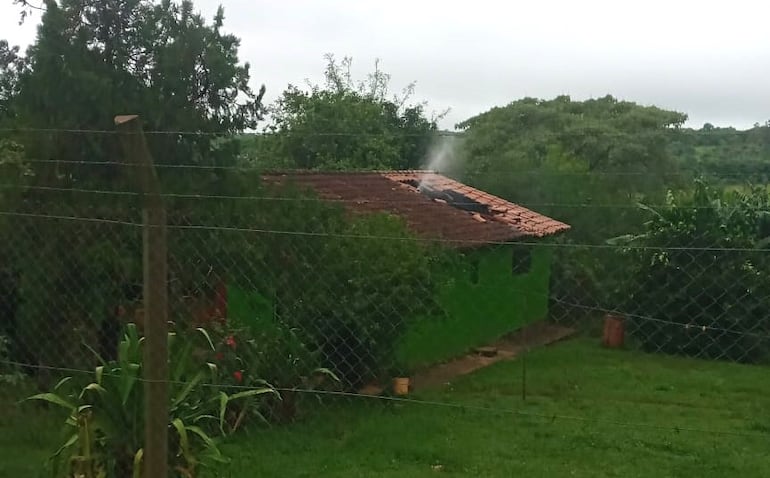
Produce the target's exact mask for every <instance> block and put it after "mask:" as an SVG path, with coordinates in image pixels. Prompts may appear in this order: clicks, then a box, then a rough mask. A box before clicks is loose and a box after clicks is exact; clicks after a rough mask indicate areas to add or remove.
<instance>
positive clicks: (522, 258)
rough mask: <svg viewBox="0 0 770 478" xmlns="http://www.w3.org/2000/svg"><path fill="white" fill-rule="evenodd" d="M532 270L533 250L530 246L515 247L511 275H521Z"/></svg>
mask: <svg viewBox="0 0 770 478" xmlns="http://www.w3.org/2000/svg"><path fill="white" fill-rule="evenodd" d="M531 268H532V248H531V247H529V246H513V258H512V261H511V273H512V274H513V275H515V276H516V275H521V274H527V273H529V271H530V269H531Z"/></svg>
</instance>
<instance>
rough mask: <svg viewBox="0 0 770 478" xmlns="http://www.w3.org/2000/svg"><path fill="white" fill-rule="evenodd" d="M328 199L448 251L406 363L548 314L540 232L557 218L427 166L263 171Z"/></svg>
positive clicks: (546, 232) (555, 226)
mask: <svg viewBox="0 0 770 478" xmlns="http://www.w3.org/2000/svg"><path fill="white" fill-rule="evenodd" d="M263 178H264V181H265V182H266V183H273V184H289V183H290V184H292V185H294V186H295V187H299V188H306V189H310V190H312V191H314V192H315V193H316V194H317V195H318V196H319V197H320V198H322V199H324V200H328V201H337V202H339V203H341V204H343V205H344V206H345V207H346V208H347V209H348V210H349V211H351V212H353V213H364V214H365V213H387V214H393V215H395V216H398V217H400V218H401V219H402V220H403V221H404V222H405V223H406V225H407V226H408V228H409V229H410V230H411V231H412V232H413V233H414V234H416V235H417V236H419V237H422V238H426V239H429V240H435V241H438V242H440V243H441V244H444V245H445V246H448V247H449V248H451V249H452V250H453V251H455V252H456V256H457V258H458V260H456V261H452V262H451V263H450V264H449V265H447V264H444V265H442V267H443V268H444V269H445V270H443V271H442V273H443V276H445V277H449V278H450V280H446V281H443V282H442V285H441V289H440V290H439V293H438V296H439V297H438V300H439V302H440V304H441V306H442V307H443V309H444V310H445V312H446V318H445V319H442V320H440V321H419V322H418V323H417V325H416V326H414V327H412V328H411V329H410V330H408V331H407V333H406V334H405V336H404V337H403V338H402V340H401V343H400V346H399V350H398V354H399V355H400V356H401V359H402V360H403V361H404V362H406V363H409V364H410V365H411V366H419V365H424V364H429V363H435V362H437V361H442V360H446V359H449V358H452V357H453V356H457V355H459V354H462V353H463V352H465V351H467V350H468V349H470V348H472V347H475V346H479V345H483V344H487V343H489V342H491V341H494V340H495V339H497V338H499V337H500V336H502V335H504V334H506V333H509V332H512V331H514V330H516V329H517V328H519V327H521V326H523V325H525V324H527V323H530V322H532V321H535V320H538V319H542V318H544V317H545V316H546V315H547V311H548V295H549V279H550V265H551V249H552V248H549V247H545V246H544V245H539V244H538V242H541V241H542V240H543V239H544V238H547V237H550V236H554V235H556V234H559V233H562V232H564V231H567V230H568V229H569V226H568V225H566V224H564V223H562V222H559V221H557V220H554V219H551V218H549V217H546V216H544V215H542V214H538V213H537V212H534V211H532V210H529V209H527V208H525V207H522V206H519V205H517V204H514V203H511V202H509V201H506V200H504V199H502V198H499V197H496V196H493V195H491V194H488V193H486V192H483V191H480V190H478V189H475V188H473V187H470V186H467V185H465V184H463V183H460V182H458V181H455V180H452V179H450V178H448V177H445V176H443V175H441V174H438V173H436V172H431V171H382V172H355V173H350V172H341V173H329V172H291V173H280V174H279V173H275V174H266V175H264V176H263Z"/></svg>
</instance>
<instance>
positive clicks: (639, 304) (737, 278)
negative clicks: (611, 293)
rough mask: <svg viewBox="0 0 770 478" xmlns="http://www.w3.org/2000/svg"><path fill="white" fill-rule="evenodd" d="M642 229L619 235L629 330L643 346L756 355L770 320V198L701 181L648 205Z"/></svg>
mask: <svg viewBox="0 0 770 478" xmlns="http://www.w3.org/2000/svg"><path fill="white" fill-rule="evenodd" d="M645 209H646V211H647V213H648V214H649V215H650V220H649V221H648V222H647V223H646V224H645V232H644V233H643V234H641V235H637V236H627V237H624V238H618V239H617V240H615V242H616V243H622V244H627V245H629V246H634V247H629V248H628V249H626V250H625V253H624V254H625V255H626V256H627V258H630V268H629V270H627V271H624V272H625V273H626V274H628V276H629V280H628V283H627V284H626V289H625V291H626V294H625V297H626V300H627V302H626V303H624V304H623V305H622V307H621V310H624V311H628V312H631V314H630V319H631V321H632V322H633V324H632V327H631V332H632V333H633V335H634V336H635V337H636V338H637V339H638V340H639V341H640V342H641V344H642V346H643V347H644V349H645V350H648V351H653V352H656V351H661V352H665V353H677V354H684V355H689V356H697V357H706V358H725V359H730V360H736V361H744V362H756V361H759V360H761V359H763V358H765V357H766V354H767V351H768V350H767V345H768V343H767V340H766V339H764V337H766V336H767V335H768V332H769V331H770V320H769V319H768V317H767V314H766V300H767V297H768V296H770V258H769V257H768V256H767V253H766V252H765V251H763V249H766V247H767V244H768V243H770V227H769V226H770V198H768V194H767V192H766V191H765V190H763V189H761V188H760V189H753V190H751V191H750V192H748V193H740V192H733V193H731V194H730V195H724V194H721V193H718V192H717V191H714V190H712V189H710V188H709V187H708V186H707V185H706V184H705V183H703V182H701V181H698V182H696V184H695V190H694V193H693V194H692V196H684V197H675V196H674V195H673V194H669V196H668V201H667V204H666V207H664V208H661V209H660V210H653V209H650V208H645Z"/></svg>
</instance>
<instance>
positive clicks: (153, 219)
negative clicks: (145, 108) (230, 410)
mask: <svg viewBox="0 0 770 478" xmlns="http://www.w3.org/2000/svg"><path fill="white" fill-rule="evenodd" d="M115 126H116V128H117V131H118V133H119V135H120V141H121V145H122V147H123V153H124V157H125V160H126V162H127V163H129V164H130V165H131V166H128V168H129V172H130V173H131V175H132V176H134V177H135V178H136V179H137V182H138V185H139V189H140V192H141V194H142V196H143V199H144V204H143V270H144V294H143V300H144V311H145V313H144V316H145V325H144V337H145V339H144V340H145V342H144V357H143V358H144V364H143V366H142V374H143V378H144V380H145V385H144V395H145V404H144V406H145V424H144V427H145V428H144V433H145V438H144V455H143V465H142V468H143V473H142V476H144V477H145V478H167V476H168V425H169V411H168V407H169V391H168V377H169V376H168V282H167V278H168V255H167V244H166V207H165V205H164V203H163V198H162V196H161V192H160V183H159V181H158V175H157V172H156V171H155V165H154V164H153V161H152V156H151V155H150V151H149V149H148V148H147V141H146V139H145V137H144V133H143V132H142V126H141V123H140V121H139V117H138V116H136V115H125V116H116V117H115Z"/></svg>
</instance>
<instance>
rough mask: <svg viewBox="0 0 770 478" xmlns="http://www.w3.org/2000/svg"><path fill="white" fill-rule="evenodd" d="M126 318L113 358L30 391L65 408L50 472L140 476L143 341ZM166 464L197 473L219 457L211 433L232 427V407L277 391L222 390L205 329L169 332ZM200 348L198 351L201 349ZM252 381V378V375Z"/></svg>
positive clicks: (250, 404)
mask: <svg viewBox="0 0 770 478" xmlns="http://www.w3.org/2000/svg"><path fill="white" fill-rule="evenodd" d="M143 343H144V339H143V338H140V336H139V334H138V332H137V329H136V327H135V326H134V325H133V324H129V326H128V327H127V331H126V334H125V336H124V338H123V340H122V341H121V342H120V345H119V353H118V359H117V360H115V361H104V362H102V364H101V365H99V366H97V367H96V368H95V369H94V375H93V378H92V380H87V381H85V382H83V380H81V378H80V377H66V378H64V379H62V380H61V381H59V383H58V384H57V385H56V386H55V387H54V389H53V390H52V391H51V392H49V393H41V394H38V395H34V396H32V397H30V400H42V401H46V402H48V403H52V404H54V405H57V406H60V407H63V408H64V409H66V410H67V412H68V416H67V419H66V422H65V428H66V429H67V430H68V433H67V434H66V436H67V439H66V441H65V442H64V444H63V445H62V446H61V448H59V450H58V451H57V452H56V453H55V455H54V456H53V457H52V460H53V465H54V466H53V470H54V475H55V476H82V477H87V478H95V477H97V476H98V477H105V478H111V477H117V478H124V477H127V476H134V477H140V476H143V475H142V474H141V471H140V470H141V463H142V455H143V442H144V417H143V414H144V408H143V398H144V394H143V386H142V385H143V383H142V381H141V377H142V370H143V364H142V348H143ZM169 348H170V349H169V350H170V362H169V368H170V371H171V375H170V383H169V387H170V400H171V401H170V420H169V424H168V426H169V436H170V446H169V455H170V456H169V465H170V469H171V470H173V476H178V477H190V476H198V474H199V472H200V470H201V469H205V468H207V467H211V466H212V465H215V464H216V463H217V462H221V461H224V457H223V456H222V454H221V453H220V451H219V449H218V447H217V445H216V442H215V440H214V437H216V436H221V435H225V434H227V433H229V432H231V431H233V430H235V429H236V428H237V424H238V422H233V421H229V420H228V418H229V417H231V416H232V414H231V413H230V412H232V411H233V410H238V412H237V413H238V414H239V416H243V415H244V414H245V412H244V411H245V410H249V408H251V409H254V410H256V409H258V408H259V405H258V403H256V404H255V403H254V402H255V401H258V400H259V397H261V396H263V395H266V394H274V393H275V392H274V390H273V389H272V388H270V387H269V386H266V385H265V384H264V383H260V386H259V387H258V388H248V389H243V390H242V391H237V392H235V393H229V394H228V393H227V392H226V391H225V390H227V388H226V385H227V382H226V381H223V377H222V376H221V374H220V371H219V369H218V367H217V366H216V365H215V364H214V363H212V362H209V361H208V360H207V359H208V356H207V355H208V354H207V353H205V351H208V352H209V354H210V353H211V352H213V351H214V349H215V346H214V342H213V341H212V339H211V337H210V336H209V334H208V333H207V332H206V331H204V330H203V329H198V330H196V331H192V332H183V333H180V334H176V333H172V334H170V335H169ZM201 351H204V353H203V354H201V353H200V352H201ZM253 383H257V381H256V380H255V381H253Z"/></svg>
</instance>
